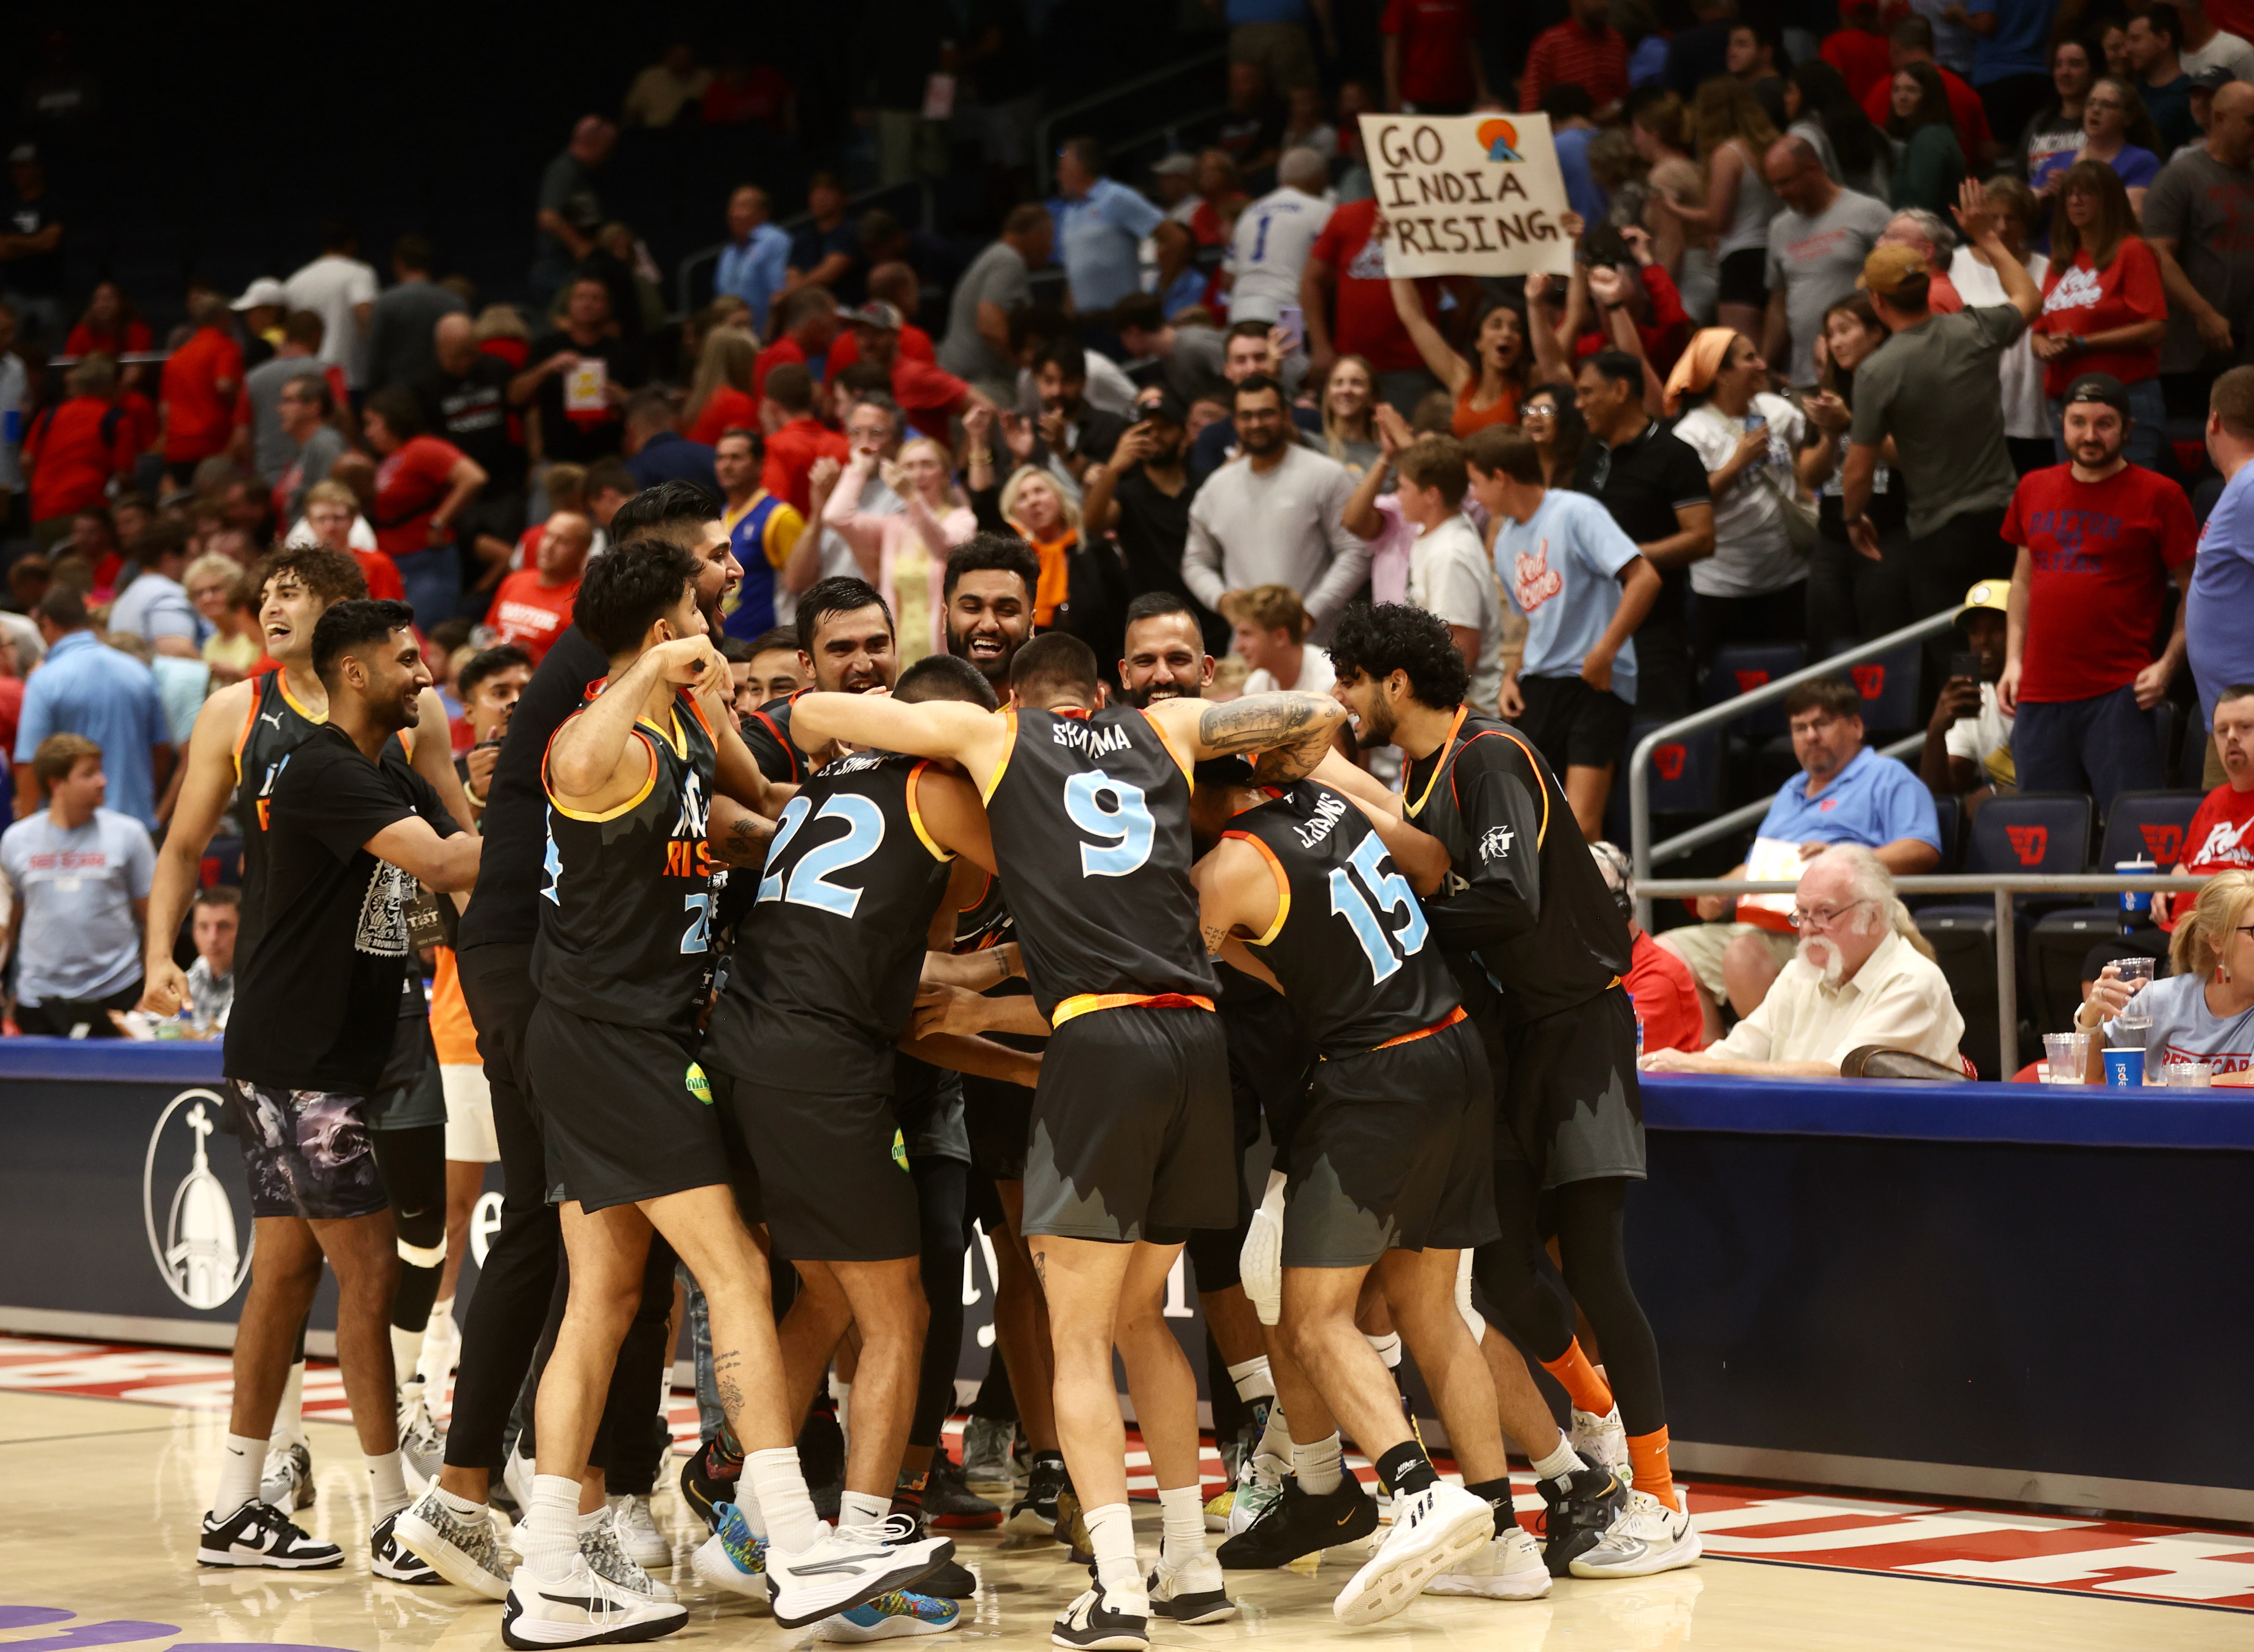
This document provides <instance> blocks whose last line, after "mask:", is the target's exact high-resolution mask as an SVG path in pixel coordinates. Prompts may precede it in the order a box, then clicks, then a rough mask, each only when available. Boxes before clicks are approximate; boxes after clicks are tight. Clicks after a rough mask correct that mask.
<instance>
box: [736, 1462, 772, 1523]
mask: <svg viewBox="0 0 2254 1652" xmlns="http://www.w3.org/2000/svg"><path fill="white" fill-rule="evenodd" d="M736 1512H737V1513H738V1514H740V1515H741V1516H743V1517H744V1524H745V1525H746V1526H748V1527H749V1528H751V1533H752V1536H753V1537H766V1536H767V1516H766V1515H764V1514H762V1513H761V1512H760V1493H759V1488H758V1487H756V1486H754V1485H753V1484H752V1477H751V1475H749V1474H739V1475H738V1476H737V1479H736Z"/></svg>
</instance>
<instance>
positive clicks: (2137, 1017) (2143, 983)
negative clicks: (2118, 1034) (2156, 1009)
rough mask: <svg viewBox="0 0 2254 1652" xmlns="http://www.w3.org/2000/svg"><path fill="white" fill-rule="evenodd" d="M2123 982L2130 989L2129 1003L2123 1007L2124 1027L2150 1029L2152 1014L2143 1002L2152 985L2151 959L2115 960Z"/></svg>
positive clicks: (2122, 1020) (2122, 1018) (2121, 1015)
mask: <svg viewBox="0 0 2254 1652" xmlns="http://www.w3.org/2000/svg"><path fill="white" fill-rule="evenodd" d="M2114 967H2115V968H2116V969H2117V970H2118V971H2119V972H2120V977H2121V981H2122V984H2123V985H2124V986H2126V987H2128V989H2129V1001H2128V1002H2127V1003H2125V1004H2124V1005H2123V1006H2121V1014H2120V1021H2121V1025H2123V1026H2124V1027H2150V1026H2151V1025H2152V1010H2151V1009H2150V1008H2149V1007H2146V1006H2145V1004H2144V1003H2143V1002H2142V1001H2141V1000H2143V997H2144V995H2145V993H2146V992H2148V991H2150V990H2151V988H2152V959H2151V958H2118V959H2116V960H2115V964H2114Z"/></svg>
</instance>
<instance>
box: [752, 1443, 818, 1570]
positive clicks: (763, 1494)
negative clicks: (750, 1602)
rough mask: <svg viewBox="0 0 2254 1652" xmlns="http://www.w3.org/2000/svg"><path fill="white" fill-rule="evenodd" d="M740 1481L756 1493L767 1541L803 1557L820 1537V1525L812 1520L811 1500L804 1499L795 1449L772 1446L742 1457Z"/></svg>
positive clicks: (804, 1479)
mask: <svg viewBox="0 0 2254 1652" xmlns="http://www.w3.org/2000/svg"><path fill="white" fill-rule="evenodd" d="M743 1481H744V1483H745V1484H747V1485H749V1486H750V1487H751V1488H753V1491H755V1492H756V1493H758V1495H759V1500H760V1512H761V1513H762V1514H764V1515H765V1516H767V1537H769V1538H770V1539H771V1540H772V1541H773V1542H774V1545H775V1546H776V1547H777V1548H779V1549H781V1551H783V1552H784V1553H786V1554H803V1553H805V1552H806V1551H808V1550H809V1549H811V1548H812V1547H813V1546H814V1544H815V1542H816V1539H817V1538H819V1537H821V1536H822V1523H821V1522H820V1521H818V1520H816V1518H815V1517H814V1499H813V1498H812V1497H810V1496H809V1495H807V1490H806V1473H805V1471H804V1470H803V1469H802V1468H801V1467H799V1464H798V1447H796V1446H772V1447H770V1448H769V1449H767V1450H766V1451H754V1452H746V1453H745V1454H744V1473H743Z"/></svg>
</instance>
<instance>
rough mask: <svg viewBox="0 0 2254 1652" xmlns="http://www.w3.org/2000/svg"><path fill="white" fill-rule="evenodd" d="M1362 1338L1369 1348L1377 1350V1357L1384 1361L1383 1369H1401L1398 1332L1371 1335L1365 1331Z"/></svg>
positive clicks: (1399, 1335)
mask: <svg viewBox="0 0 2254 1652" xmlns="http://www.w3.org/2000/svg"><path fill="white" fill-rule="evenodd" d="M1362 1341H1363V1342H1367V1343H1369V1345H1370V1347H1371V1348H1373V1349H1376V1350H1377V1357H1378V1358H1380V1359H1382V1360H1383V1361H1384V1362H1385V1369H1386V1370H1389V1371H1393V1370H1400V1369H1401V1333H1400V1332H1398V1331H1388V1332H1387V1333H1386V1334H1385V1335H1383V1336H1371V1335H1369V1334H1368V1333H1366V1332H1365V1333H1364V1334H1363V1335H1362Z"/></svg>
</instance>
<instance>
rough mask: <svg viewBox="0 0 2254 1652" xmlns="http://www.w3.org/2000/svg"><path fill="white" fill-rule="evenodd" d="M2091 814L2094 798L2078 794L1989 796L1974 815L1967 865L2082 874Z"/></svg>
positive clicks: (1975, 869) (1978, 870)
mask: <svg viewBox="0 0 2254 1652" xmlns="http://www.w3.org/2000/svg"><path fill="white" fill-rule="evenodd" d="M2093 812H2094V811H2093V810H2092V809H2091V807H2090V802H2089V798H2086V797H2084V796H2082V794H2080V793H2079V792H2063V791H2019V792H2011V793H2007V794H2005V796H2002V797H1998V798H1989V799H1988V801H1987V802H1986V803H1985V804H1983V805H1981V806H1980V812H1979V813H1978V814H1976V815H1974V816H1973V817H1972V830H1971V833H1970V834H1968V837H1967V840H1966V849H1965V855H1964V869H1965V870H1966V871H1967V872H1973V873H1994V874H2002V873H2021V872H2025V873H2033V874H2037V875H2054V874H2061V873H2073V872H2079V871H2081V870H2082V868H2083V863H2084V861H2085V858H2086V857H2087V856H2088V854H2089V839H2090V826H2091V817H2092V815H2093ZM2026 898H2027V897H2026V896H2021V897H2020V899H2021V900H2022V901H2025V900H2026Z"/></svg>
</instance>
